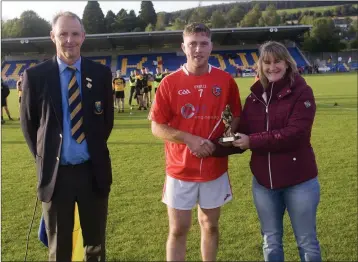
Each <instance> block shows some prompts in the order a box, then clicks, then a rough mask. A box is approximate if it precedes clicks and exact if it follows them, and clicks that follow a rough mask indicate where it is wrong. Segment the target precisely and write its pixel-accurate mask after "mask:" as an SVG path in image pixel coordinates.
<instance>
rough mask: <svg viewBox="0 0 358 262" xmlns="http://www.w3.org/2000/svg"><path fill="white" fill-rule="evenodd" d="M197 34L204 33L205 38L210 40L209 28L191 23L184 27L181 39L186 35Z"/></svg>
mask: <svg viewBox="0 0 358 262" xmlns="http://www.w3.org/2000/svg"><path fill="white" fill-rule="evenodd" d="M197 33H204V34H205V35H206V36H207V37H209V38H210V39H211V31H210V29H209V27H207V26H206V25H205V24H202V23H191V24H188V25H187V26H185V28H184V31H183V37H184V36H187V35H194V34H197Z"/></svg>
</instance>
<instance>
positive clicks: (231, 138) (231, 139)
mask: <svg viewBox="0 0 358 262" xmlns="http://www.w3.org/2000/svg"><path fill="white" fill-rule="evenodd" d="M239 138H240V136H239V135H233V136H227V137H221V138H220V139H219V142H220V143H222V144H227V143H231V142H234V141H235V140H236V139H239Z"/></svg>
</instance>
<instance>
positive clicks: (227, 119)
mask: <svg viewBox="0 0 358 262" xmlns="http://www.w3.org/2000/svg"><path fill="white" fill-rule="evenodd" d="M232 119H233V116H232V112H231V109H230V105H226V106H225V110H224V111H223V112H222V113H221V120H222V121H223V123H224V125H225V131H224V134H223V135H224V136H223V137H221V138H220V139H219V142H220V143H221V144H231V142H234V141H235V140H236V139H239V138H240V136H239V135H237V134H233V133H232V132H231V123H232Z"/></svg>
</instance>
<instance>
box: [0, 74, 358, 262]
mask: <svg viewBox="0 0 358 262" xmlns="http://www.w3.org/2000/svg"><path fill="white" fill-rule="evenodd" d="M305 78H306V80H307V81H308V83H309V84H310V85H311V86H312V88H313V90H314V94H315V97H316V103H317V113H316V118H315V122H314V126H313V132H312V145H313V148H314V150H315V153H316V157H317V161H318V167H319V181H320V183H321V202H320V205H319V207H318V215H317V230H318V238H319V240H320V243H321V249H322V256H323V260H329V261H357V260H358V257H357V252H358V250H357V247H358V241H357V222H358V221H357V219H358V215H357V214H358V213H357V199H358V198H357V73H349V74H335V75H325V76H322V75H314V76H306V77H305ZM237 82H238V84H239V88H240V93H241V99H242V101H244V100H245V98H246V96H247V95H248V94H249V87H250V85H251V84H252V83H253V79H252V78H246V79H237ZM127 91H128V90H127ZM8 103H9V108H10V111H11V113H12V117H13V118H14V119H17V117H18V104H17V94H16V91H12V92H11V95H10V96H9V98H8ZM334 103H338V106H334ZM125 110H126V111H125V113H119V114H118V113H115V123H114V128H113V131H112V134H111V137H110V139H109V141H108V145H109V149H110V152H111V158H112V166H113V185H112V191H111V194H110V199H109V216H108V225H107V259H108V260H131V261H135V260H152V261H158V260H165V242H166V238H167V233H168V223H167V214H166V207H165V205H164V204H162V203H161V201H160V200H161V195H162V186H163V182H164V176H165V175H164V148H163V142H162V141H160V140H158V139H156V138H155V137H153V135H152V134H151V131H150V122H149V121H148V120H147V119H146V117H147V114H148V112H147V111H136V110H135V111H134V114H133V115H129V109H128V100H127V98H126V109H125ZM4 115H5V114H4ZM4 118H5V120H6V123H5V124H4V125H3V126H2V154H1V156H2V163H1V164H2V165H1V167H2V179H1V190H2V192H1V197H2V201H1V204H2V206H1V211H2V212H1V215H2V219H1V222H2V223H1V245H2V248H1V253H2V254H1V255H2V260H3V261H9V260H11V261H13V260H22V259H23V258H24V254H25V246H26V236H27V233H28V228H29V224H30V221H31V218H32V213H33V209H34V204H35V197H36V174H35V163H34V159H33V158H32V157H31V155H30V153H29V150H28V147H27V145H26V144H25V141H24V138H23V136H22V132H21V130H20V124H19V121H18V120H15V121H8V120H7V116H6V115H5V117H4ZM249 156H250V152H246V153H245V154H243V155H234V156H231V157H230V164H229V173H230V178H231V184H232V187H233V192H234V199H233V201H231V202H230V203H229V204H227V205H225V206H224V207H223V209H222V215H221V219H220V235H221V237H220V247H219V252H218V260H223V261H258V260H263V256H262V252H261V236H260V228H259V222H258V218H257V215H256V211H255V208H254V205H253V201H252V196H251V176H252V175H251V173H250V170H249V166H248V163H249ZM40 214H41V211H40V208H38V210H37V213H36V217H35V221H34V227H33V230H32V232H31V236H30V243H29V254H28V260H37V261H40V260H41V261H44V260H46V259H47V250H46V248H45V247H44V246H43V245H42V244H41V243H40V242H39V241H38V239H37V230H38V224H39V219H40ZM193 217H194V219H193V221H192V228H191V231H190V233H189V237H188V243H187V260H201V257H200V236H199V234H200V231H199V226H198V223H197V219H196V210H194V212H193ZM284 249H285V258H286V260H287V261H298V260H299V256H298V250H297V247H296V243H295V239H294V235H293V232H292V229H291V225H290V221H289V218H288V215H287V213H286V215H285V220H284Z"/></svg>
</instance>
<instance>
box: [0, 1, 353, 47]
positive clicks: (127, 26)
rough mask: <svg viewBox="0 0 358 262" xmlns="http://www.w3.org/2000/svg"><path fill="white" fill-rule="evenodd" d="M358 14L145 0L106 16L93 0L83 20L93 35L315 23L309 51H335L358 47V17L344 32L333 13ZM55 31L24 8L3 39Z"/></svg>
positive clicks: (307, 39)
mask: <svg viewBox="0 0 358 262" xmlns="http://www.w3.org/2000/svg"><path fill="white" fill-rule="evenodd" d="M337 4H339V6H332V9H330V10H324V11H323V12H318V11H317V12H315V11H311V10H306V11H303V12H302V11H297V12H295V13H287V12H285V11H283V12H280V11H279V10H278V9H283V8H284V9H288V8H300V7H317V6H329V5H337ZM357 13H358V9H357V8H356V5H354V4H352V3H350V2H338V3H337V1H325V2H321V1H314V2H304V1H303V2H301V1H285V2H283V1H276V2H272V1H270V2H244V3H229V4H220V5H212V6H206V7H203V6H199V7H197V8H191V9H186V10H180V11H176V12H171V13H167V12H158V13H156V11H155V9H154V6H153V3H152V2H151V1H142V2H141V4H140V11H139V14H138V15H136V13H135V11H134V10H130V11H129V12H128V11H127V10H125V9H123V8H122V9H121V10H119V12H118V13H117V14H115V13H114V12H113V11H111V10H110V11H108V12H107V14H106V15H105V16H104V14H103V11H102V9H101V7H100V5H99V3H98V2H97V1H89V2H88V3H87V5H86V7H85V9H84V11H83V16H82V21H83V24H84V27H85V30H86V33H88V34H99V33H121V32H141V31H163V30H182V29H183V28H184V26H185V25H186V24H188V23H190V22H198V21H200V22H203V23H206V24H207V25H208V26H209V27H211V28H232V27H255V26H278V25H287V24H288V25H291V24H309V25H313V29H312V30H311V32H310V33H307V34H306V35H305V36H304V40H303V43H302V47H303V48H304V50H306V51H318V50H319V51H331V52H333V51H339V50H341V49H345V48H357V32H358V31H357V20H354V21H353V23H352V20H350V19H349V18H346V19H347V20H346V23H348V24H350V26H349V28H348V29H347V30H340V29H339V28H337V27H336V26H335V24H334V21H333V20H332V17H335V16H350V15H356V14H357ZM50 30H51V26H50V24H49V23H48V22H47V21H46V20H44V19H43V18H41V17H39V16H38V15H37V14H36V13H35V12H34V11H25V12H23V13H22V14H21V16H20V18H15V19H11V20H8V21H5V22H4V21H2V37H3V38H13V37H37V36H48V35H49V32H50ZM327 41H328V42H329V44H327V43H328V42H327Z"/></svg>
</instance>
